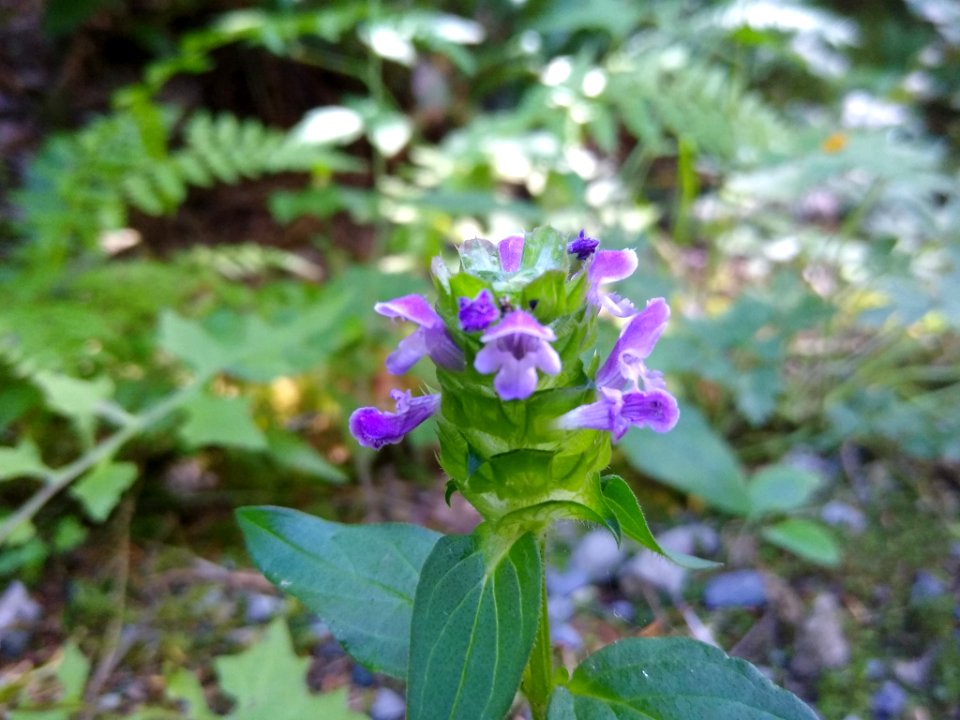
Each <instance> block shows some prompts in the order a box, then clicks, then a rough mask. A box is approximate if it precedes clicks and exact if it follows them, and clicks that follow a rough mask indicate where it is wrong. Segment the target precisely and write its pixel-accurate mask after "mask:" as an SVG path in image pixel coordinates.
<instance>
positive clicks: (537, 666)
mask: <svg viewBox="0 0 960 720" xmlns="http://www.w3.org/2000/svg"><path fill="white" fill-rule="evenodd" d="M546 560H547V543H546V539H545V538H544V537H543V536H541V538H540V622H539V624H538V627H537V635H536V639H535V640H534V642H533V651H532V652H531V653H530V661H529V662H528V663H527V667H526V670H524V671H523V694H524V695H526V697H527V702H529V703H530V711H531V713H532V715H533V720H546V717H547V703H549V701H550V693H551V691H552V690H553V650H552V648H551V646H550V618H549V616H548V615H547V565H546Z"/></svg>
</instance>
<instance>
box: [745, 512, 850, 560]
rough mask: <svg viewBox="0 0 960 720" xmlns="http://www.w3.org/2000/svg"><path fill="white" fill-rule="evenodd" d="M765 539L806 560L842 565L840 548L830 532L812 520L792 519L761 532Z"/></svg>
mask: <svg viewBox="0 0 960 720" xmlns="http://www.w3.org/2000/svg"><path fill="white" fill-rule="evenodd" d="M761 535H762V536H763V539H764V540H766V541H768V542H771V543H773V544H774V545H776V546H777V547H781V548H783V549H784V550H788V551H790V552H792V553H793V554H794V555H798V556H800V557H802V558H803V559H804V560H809V561H810V562H813V563H817V564H818V565H824V566H826V567H836V566H837V565H839V564H840V548H839V547H838V546H837V542H836V540H834V539H833V536H832V535H831V534H830V532H829V531H828V530H827V529H826V528H825V527H824V526H823V525H821V524H820V523H817V522H813V521H811V520H798V519H790V520H784V521H783V522H779V523H777V524H776V525H771V526H770V527H765V528H764V529H763V530H762V531H761Z"/></svg>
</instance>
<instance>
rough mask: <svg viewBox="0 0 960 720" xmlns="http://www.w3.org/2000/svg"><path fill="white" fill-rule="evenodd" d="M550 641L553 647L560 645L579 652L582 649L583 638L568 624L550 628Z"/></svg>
mask: <svg viewBox="0 0 960 720" xmlns="http://www.w3.org/2000/svg"><path fill="white" fill-rule="evenodd" d="M550 641H551V642H552V643H553V644H554V645H562V646H563V647H566V648H570V649H571V650H579V649H580V648H582V647H583V638H582V637H580V633H579V632H577V629H576V628H575V627H574V626H573V625H571V624H570V623H562V624H560V625H554V626H553V627H551V628H550Z"/></svg>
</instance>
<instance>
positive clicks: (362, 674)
mask: <svg viewBox="0 0 960 720" xmlns="http://www.w3.org/2000/svg"><path fill="white" fill-rule="evenodd" d="M350 678H351V679H352V680H353V684H354V685H356V686H357V687H362V688H365V687H370V686H371V685H373V681H374V677H373V673H372V672H370V671H369V670H367V669H366V668H365V667H364V666H363V665H354V666H353V669H352V670H351V671H350Z"/></svg>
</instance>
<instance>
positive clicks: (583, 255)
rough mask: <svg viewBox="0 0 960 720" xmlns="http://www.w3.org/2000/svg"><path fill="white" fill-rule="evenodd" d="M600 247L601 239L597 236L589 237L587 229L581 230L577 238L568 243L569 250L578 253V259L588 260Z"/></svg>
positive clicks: (573, 253) (574, 253) (572, 253)
mask: <svg viewBox="0 0 960 720" xmlns="http://www.w3.org/2000/svg"><path fill="white" fill-rule="evenodd" d="M598 247H600V241H599V240H597V239H596V238H592V237H587V234H586V231H585V230H581V231H580V234H579V235H578V236H577V239H576V240H574V241H573V242H571V243H570V244H568V245H567V252H568V253H570V254H571V255H576V256H577V259H578V260H586V259H587V258H589V257H590V256H591V255H593V253H594V252H595V251H596V249H597V248H598Z"/></svg>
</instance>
